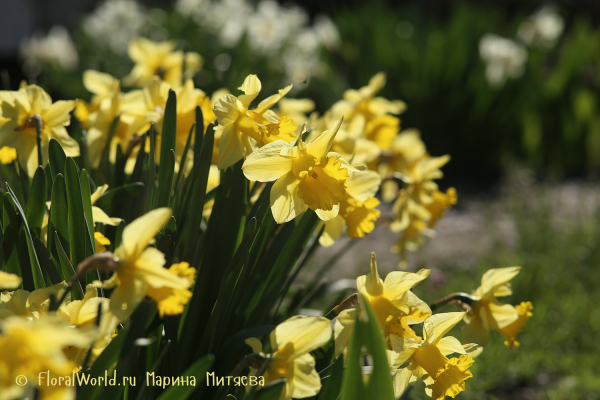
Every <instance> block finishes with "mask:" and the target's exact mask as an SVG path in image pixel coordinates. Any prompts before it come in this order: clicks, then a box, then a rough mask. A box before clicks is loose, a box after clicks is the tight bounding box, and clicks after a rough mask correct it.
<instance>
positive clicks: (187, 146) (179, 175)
mask: <svg viewBox="0 0 600 400" xmlns="http://www.w3.org/2000/svg"><path fill="white" fill-rule="evenodd" d="M194 128H196V123H194V124H192V127H191V128H190V133H189V134H188V138H187V141H186V142H185V148H184V149H183V154H182V155H181V162H180V165H179V172H177V178H176V179H175V185H174V186H173V191H174V192H175V193H177V189H178V188H179V183H180V182H181V178H182V177H183V172H184V171H185V168H184V166H185V163H186V160H187V155H188V152H189V151H190V146H191V144H192V137H193V136H194Z"/></svg>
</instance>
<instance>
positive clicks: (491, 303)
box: [462, 267, 533, 348]
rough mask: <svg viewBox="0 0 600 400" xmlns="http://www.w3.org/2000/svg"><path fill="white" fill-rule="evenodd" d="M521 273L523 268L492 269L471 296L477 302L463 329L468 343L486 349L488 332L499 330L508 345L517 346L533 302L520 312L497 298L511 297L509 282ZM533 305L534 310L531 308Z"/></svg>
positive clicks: (520, 308)
mask: <svg viewBox="0 0 600 400" xmlns="http://www.w3.org/2000/svg"><path fill="white" fill-rule="evenodd" d="M520 271H521V267H508V268H496V269H490V270H489V271H487V272H486V273H485V274H483V276H482V277H481V286H479V287H478V288H477V289H475V290H474V291H473V292H472V293H471V294H472V295H473V296H474V297H476V298H477V299H478V300H477V301H475V302H474V303H473V304H471V307H472V309H473V315H467V316H466V317H465V322H466V323H467V325H465V326H463V328H462V332H463V337H464V339H465V340H466V341H468V342H473V343H477V344H478V345H480V346H485V345H486V344H487V342H488V340H489V331H491V330H495V329H496V330H499V331H500V332H501V333H502V334H503V335H504V336H505V337H506V339H507V342H506V344H507V346H508V347H510V348H512V347H515V346H516V344H515V337H516V335H517V334H518V333H519V332H520V331H521V328H522V327H523V326H524V325H525V321H527V319H528V318H529V317H530V316H531V315H529V314H531V313H530V312H529V311H530V310H531V309H532V308H533V307H532V306H531V303H529V304H527V303H524V304H521V305H520V306H519V310H517V309H516V308H515V307H513V306H512V305H510V304H500V303H499V302H498V300H496V297H504V296H510V295H511V294H512V290H511V288H510V284H509V283H508V281H510V280H511V279H512V278H514V277H515V276H516V275H517V274H518V273H519V272H520ZM530 306H531V308H529V307H530Z"/></svg>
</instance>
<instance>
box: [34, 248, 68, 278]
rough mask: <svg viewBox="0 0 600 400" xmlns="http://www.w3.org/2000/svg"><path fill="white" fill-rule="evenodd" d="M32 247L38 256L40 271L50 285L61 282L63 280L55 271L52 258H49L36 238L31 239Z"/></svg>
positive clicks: (48, 254)
mask: <svg viewBox="0 0 600 400" xmlns="http://www.w3.org/2000/svg"><path fill="white" fill-rule="evenodd" d="M33 246H34V248H35V251H36V253H37V255H38V258H39V262H40V266H41V267H42V270H43V271H44V272H46V274H48V277H49V278H50V281H51V282H52V284H54V285H55V284H57V283H60V282H62V280H63V279H62V278H61V276H60V274H59V272H58V270H57V269H56V265H54V261H52V257H51V256H50V253H49V252H48V249H47V248H46V246H44V244H43V243H42V242H41V241H40V239H38V238H33Z"/></svg>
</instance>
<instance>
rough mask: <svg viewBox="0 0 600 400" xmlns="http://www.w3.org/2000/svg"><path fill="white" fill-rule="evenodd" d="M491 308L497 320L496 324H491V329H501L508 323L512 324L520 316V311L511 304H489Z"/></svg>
mask: <svg viewBox="0 0 600 400" xmlns="http://www.w3.org/2000/svg"><path fill="white" fill-rule="evenodd" d="M489 309H490V312H491V314H492V318H493V319H494V321H495V326H491V327H490V329H501V328H504V327H505V326H507V325H510V324H512V323H513V322H515V321H516V320H517V318H519V313H518V312H517V310H516V308H515V307H513V306H512V305H510V304H503V305H500V304H494V303H490V304H489Z"/></svg>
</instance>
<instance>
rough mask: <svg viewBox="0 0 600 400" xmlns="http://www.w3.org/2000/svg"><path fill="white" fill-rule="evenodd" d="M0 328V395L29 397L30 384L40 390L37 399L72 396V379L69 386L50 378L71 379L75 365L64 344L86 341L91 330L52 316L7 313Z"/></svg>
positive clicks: (83, 342) (79, 343)
mask: <svg viewBox="0 0 600 400" xmlns="http://www.w3.org/2000/svg"><path fill="white" fill-rule="evenodd" d="M0 330H1V332H2V333H1V334H0V371H2V376H1V379H0V399H15V398H25V397H29V398H32V397H30V396H32V395H33V393H32V389H33V387H37V389H38V390H39V399H40V400H50V399H52V400H53V399H73V398H75V383H74V382H72V383H71V386H67V385H65V384H63V385H52V384H50V379H51V378H57V377H63V378H69V379H72V373H73V369H74V368H75V366H76V365H75V363H74V362H73V361H71V360H69V359H68V358H67V356H66V355H65V354H64V352H63V348H65V347H68V346H87V345H89V343H91V341H92V340H93V335H94V332H93V331H89V332H84V331H82V330H78V329H72V328H71V327H69V326H68V325H67V324H65V323H64V322H63V321H62V320H61V319H60V318H58V317H55V316H54V317H51V316H46V317H44V318H40V319H39V320H37V319H33V320H30V319H25V318H22V317H15V316H13V317H9V318H6V319H4V320H0ZM21 376H23V377H25V378H26V379H25V380H23V379H22V378H21ZM40 379H41V380H40ZM44 379H45V380H46V381H44ZM27 382H29V384H28V385H26V386H20V385H19V384H20V383H21V384H22V383H27ZM63 382H64V381H63Z"/></svg>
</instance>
